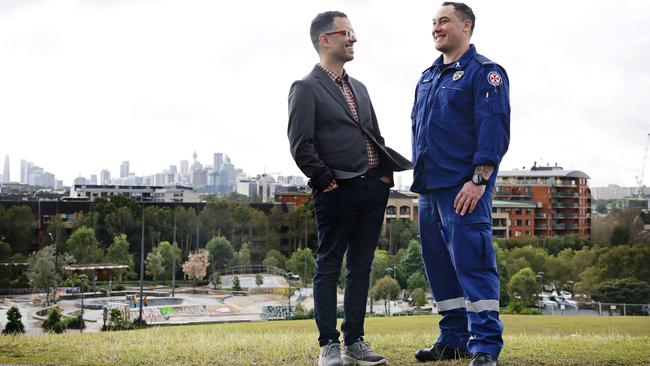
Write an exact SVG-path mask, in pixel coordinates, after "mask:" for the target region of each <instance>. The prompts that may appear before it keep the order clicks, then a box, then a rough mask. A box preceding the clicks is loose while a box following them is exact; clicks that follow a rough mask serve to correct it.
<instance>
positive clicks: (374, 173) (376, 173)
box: [358, 168, 379, 179]
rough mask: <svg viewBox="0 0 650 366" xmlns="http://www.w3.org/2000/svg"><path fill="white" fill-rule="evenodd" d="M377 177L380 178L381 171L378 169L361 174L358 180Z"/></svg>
mask: <svg viewBox="0 0 650 366" xmlns="http://www.w3.org/2000/svg"><path fill="white" fill-rule="evenodd" d="M375 177H379V169H378V168H372V169H368V171H367V172H365V173H363V174H361V175H360V176H359V177H358V178H361V179H366V178H375Z"/></svg>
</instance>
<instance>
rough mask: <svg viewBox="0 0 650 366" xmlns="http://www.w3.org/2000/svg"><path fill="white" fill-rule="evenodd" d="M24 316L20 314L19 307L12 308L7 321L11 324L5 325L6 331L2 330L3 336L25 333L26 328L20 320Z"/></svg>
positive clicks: (8, 312)
mask: <svg viewBox="0 0 650 366" xmlns="http://www.w3.org/2000/svg"><path fill="white" fill-rule="evenodd" d="M22 317H23V316H22V315H21V314H20V310H18V308H17V307H15V306H12V307H11V308H9V311H7V320H9V322H8V323H7V325H5V329H3V330H2V334H20V333H25V326H24V325H23V322H22V321H21V320H20V318H22Z"/></svg>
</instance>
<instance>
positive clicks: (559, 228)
mask: <svg viewBox="0 0 650 366" xmlns="http://www.w3.org/2000/svg"><path fill="white" fill-rule="evenodd" d="M564 229H566V225H564V224H553V230H564Z"/></svg>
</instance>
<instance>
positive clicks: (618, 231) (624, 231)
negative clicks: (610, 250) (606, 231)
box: [609, 225, 630, 245]
mask: <svg viewBox="0 0 650 366" xmlns="http://www.w3.org/2000/svg"><path fill="white" fill-rule="evenodd" d="M609 242H610V243H611V244H612V245H621V244H630V229H629V228H627V227H626V226H621V225H616V226H615V227H614V231H612V237H611V238H610V239H609Z"/></svg>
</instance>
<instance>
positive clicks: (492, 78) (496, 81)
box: [487, 71, 501, 86]
mask: <svg viewBox="0 0 650 366" xmlns="http://www.w3.org/2000/svg"><path fill="white" fill-rule="evenodd" d="M487 78H488V83H490V84H491V85H492V86H499V85H501V75H499V73H498V72H496V71H492V72H490V73H489V74H488V76H487Z"/></svg>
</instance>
